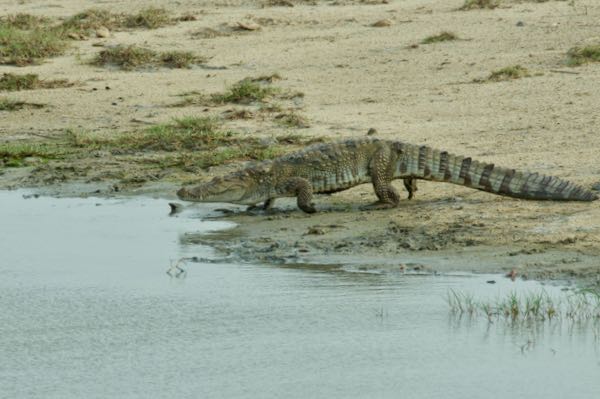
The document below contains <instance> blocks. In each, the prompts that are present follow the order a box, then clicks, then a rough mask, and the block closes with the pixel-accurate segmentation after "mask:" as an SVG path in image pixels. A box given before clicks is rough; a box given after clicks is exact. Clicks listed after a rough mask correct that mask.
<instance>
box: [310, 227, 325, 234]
mask: <svg viewBox="0 0 600 399" xmlns="http://www.w3.org/2000/svg"><path fill="white" fill-rule="evenodd" d="M306 234H313V235H323V234H325V231H323V229H320V228H318V227H310V228H309V229H308V232H307V233H306Z"/></svg>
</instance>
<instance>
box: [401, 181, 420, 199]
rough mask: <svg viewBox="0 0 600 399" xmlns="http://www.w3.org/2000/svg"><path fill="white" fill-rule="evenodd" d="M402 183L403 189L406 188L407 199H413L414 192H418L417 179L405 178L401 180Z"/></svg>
mask: <svg viewBox="0 0 600 399" xmlns="http://www.w3.org/2000/svg"><path fill="white" fill-rule="evenodd" d="M403 182H404V187H405V188H406V191H408V199H409V200H410V199H413V197H414V196H415V192H416V191H417V190H418V189H417V179H413V178H412V177H407V178H406V179H404V180H403Z"/></svg>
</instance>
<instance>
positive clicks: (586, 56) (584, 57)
mask: <svg viewBox="0 0 600 399" xmlns="http://www.w3.org/2000/svg"><path fill="white" fill-rule="evenodd" d="M588 62H600V45H598V44H592V45H589V46H585V47H573V48H571V49H570V50H569V51H568V52H567V65H569V66H579V65H583V64H586V63H588Z"/></svg>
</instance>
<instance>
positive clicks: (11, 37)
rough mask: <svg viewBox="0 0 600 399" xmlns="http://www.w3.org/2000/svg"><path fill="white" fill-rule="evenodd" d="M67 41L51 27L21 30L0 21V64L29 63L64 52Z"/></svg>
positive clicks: (18, 64) (20, 64)
mask: <svg viewBox="0 0 600 399" xmlns="http://www.w3.org/2000/svg"><path fill="white" fill-rule="evenodd" d="M66 48H67V43H66V42H65V41H64V40H63V38H62V36H61V35H60V33H59V32H58V31H56V30H53V29H46V28H35V29H32V30H22V29H18V28H15V27H14V26H10V25H7V24H5V23H0V64H9V65H17V66H24V65H31V64H37V63H39V62H40V60H42V59H44V58H49V57H55V56H58V55H61V54H63V53H64V51H65V49H66Z"/></svg>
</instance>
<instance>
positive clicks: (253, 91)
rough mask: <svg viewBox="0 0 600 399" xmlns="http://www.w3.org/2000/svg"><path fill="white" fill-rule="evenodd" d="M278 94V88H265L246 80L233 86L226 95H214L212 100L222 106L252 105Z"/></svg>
mask: <svg viewBox="0 0 600 399" xmlns="http://www.w3.org/2000/svg"><path fill="white" fill-rule="evenodd" d="M278 92H279V89H277V88H274V87H270V86H265V85H262V84H260V83H258V82H253V81H252V80H251V79H248V78H246V79H243V80H241V81H239V82H237V83H236V84H234V85H233V86H231V87H230V88H229V90H227V91H226V92H225V93H217V94H213V95H212V96H211V99H212V100H213V101H214V102H215V103H220V104H224V103H235V104H250V103H253V102H262V101H264V100H265V99H267V98H268V97H271V96H273V95H274V94H276V93H278Z"/></svg>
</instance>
